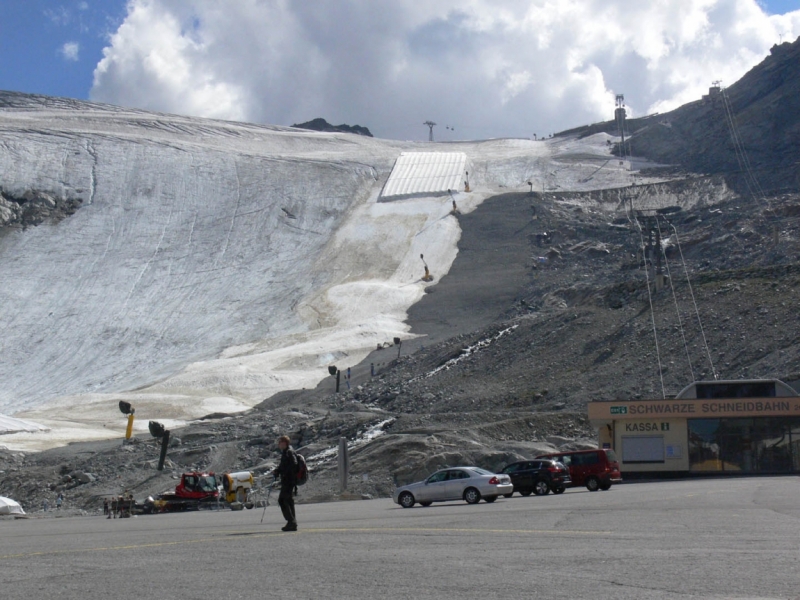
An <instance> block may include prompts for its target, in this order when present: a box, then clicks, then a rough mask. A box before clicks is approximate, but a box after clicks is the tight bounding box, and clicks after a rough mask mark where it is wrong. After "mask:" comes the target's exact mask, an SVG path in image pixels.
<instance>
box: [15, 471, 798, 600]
mask: <svg viewBox="0 0 800 600" xmlns="http://www.w3.org/2000/svg"><path fill="white" fill-rule="evenodd" d="M261 514H262V511H261V510H258V509H257V510H251V511H242V512H236V513H235V512H229V511H223V512H213V511H203V512H199V513H187V514H173V515H156V516H143V517H137V518H133V519H124V520H120V519H118V520H113V519H112V520H106V519H103V518H100V517H76V518H63V519H35V518H32V519H28V520H18V521H2V522H0V597H2V598H3V599H4V600H16V599H18V598H19V599H23V598H24V599H25V600H30V599H32V598H33V599H37V598H58V599H59V600H72V599H79V598H80V599H81V600H86V599H94V598H103V599H107V598H114V599H115V600H127V599H131V600H133V599H136V600H141V599H143V598H164V599H172V598H175V599H181V600H190V599H208V598H293V599H304V598H355V599H362V598H387V597H396V598H522V597H532V598H590V597H593V598H639V599H641V598H798V597H800V478H798V477H769V478H766V477H763V478H746V479H716V480H700V481H678V482H658V483H639V484H627V485H620V486H615V487H614V488H612V489H611V490H610V491H608V492H596V493H589V492H587V491H586V490H584V489H571V490H567V492H566V493H564V494H563V495H561V496H553V495H552V494H551V495H548V496H544V497H535V496H532V497H529V498H522V497H519V496H515V497H514V498H512V499H503V498H501V499H499V500H498V501H497V502H495V503H494V504H491V505H490V504H486V503H483V502H482V503H480V504H478V505H467V504H465V503H460V502H459V503H447V504H436V505H434V506H432V507H429V508H422V507H419V506H417V507H415V508H413V509H401V508H399V507H396V505H394V504H392V502H391V501H390V500H373V501H356V502H340V503H335V504H315V505H301V506H299V507H298V517H299V523H300V528H301V529H300V531H299V532H298V533H281V532H280V531H279V528H280V526H281V525H282V524H283V523H282V521H281V519H280V509H279V508H278V507H277V506H276V505H273V506H270V507H268V508H267V509H266V516H265V518H264V523H263V524H260V523H259V519H260V518H261Z"/></svg>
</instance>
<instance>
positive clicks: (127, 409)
mask: <svg viewBox="0 0 800 600" xmlns="http://www.w3.org/2000/svg"><path fill="white" fill-rule="evenodd" d="M119 412H121V413H122V414H123V415H128V426H127V427H126V428H125V439H126V440H129V439H131V436H132V435H133V420H134V418H135V417H134V415H133V413H135V412H136V409H135V408H133V407H132V406H131V403H130V402H125V400H120V401H119Z"/></svg>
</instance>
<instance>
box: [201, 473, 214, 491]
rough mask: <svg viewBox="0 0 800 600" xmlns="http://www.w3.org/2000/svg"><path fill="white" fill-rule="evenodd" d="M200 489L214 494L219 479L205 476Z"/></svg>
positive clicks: (202, 478)
mask: <svg viewBox="0 0 800 600" xmlns="http://www.w3.org/2000/svg"><path fill="white" fill-rule="evenodd" d="M198 487H199V488H200V489H201V490H202V491H204V492H213V491H214V490H215V489H217V478H216V477H215V476H214V475H205V476H204V477H201V478H200V485H199V486H198Z"/></svg>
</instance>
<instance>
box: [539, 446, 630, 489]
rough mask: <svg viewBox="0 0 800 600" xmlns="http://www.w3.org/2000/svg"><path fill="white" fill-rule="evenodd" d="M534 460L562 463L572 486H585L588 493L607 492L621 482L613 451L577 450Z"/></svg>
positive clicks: (542, 456) (547, 455)
mask: <svg viewBox="0 0 800 600" xmlns="http://www.w3.org/2000/svg"><path fill="white" fill-rule="evenodd" d="M536 458H552V459H555V460H557V461H559V462H561V463H563V464H564V465H566V467H567V468H568V469H569V476H570V479H572V484H573V485H575V486H578V485H585V486H586V489H588V490H589V491H590V492H596V491H597V490H607V489H609V488H610V487H611V485H612V484H614V483H620V482H621V481H622V475H621V474H620V472H619V462H618V461H617V455H616V454H614V451H613V450H578V451H575V452H559V453H557V454H543V455H541V456H537V457H536Z"/></svg>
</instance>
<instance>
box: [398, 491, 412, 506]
mask: <svg viewBox="0 0 800 600" xmlns="http://www.w3.org/2000/svg"><path fill="white" fill-rule="evenodd" d="M397 501H398V502H399V503H400V506H402V507H403V508H411V507H412V506H414V502H415V500H414V496H413V494H412V493H411V492H403V493H402V494H400V497H399V498H398V499H397Z"/></svg>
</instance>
